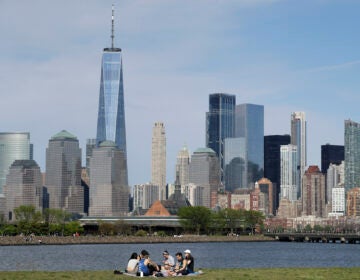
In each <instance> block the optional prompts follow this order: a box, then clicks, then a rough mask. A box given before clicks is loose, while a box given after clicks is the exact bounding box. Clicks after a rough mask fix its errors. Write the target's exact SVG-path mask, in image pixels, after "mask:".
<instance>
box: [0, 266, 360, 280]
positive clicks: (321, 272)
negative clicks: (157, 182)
mask: <svg viewBox="0 0 360 280" xmlns="http://www.w3.org/2000/svg"><path fill="white" fill-rule="evenodd" d="M203 271H204V274H202V275H199V276H196V277H186V279H197V280H201V279H204V280H205V279H219V280H220V279H247V280H249V279H254V280H255V279H256V280H260V279H266V280H275V279H276V280H278V279H299V280H300V279H301V280H305V279H312V280H331V279H334V280H341V279H346V280H347V279H356V280H357V279H360V267H354V268H272V269H268V268H254V269H253V268H246V269H243V268H238V269H204V270H203ZM151 278H152V277H151ZM0 279H7V280H13V279H37V280H45V279H46V280H48V279H80V280H81V279H94V280H95V279H96V280H105V279H124V280H125V279H134V277H129V276H125V275H114V274H113V272H112V271H61V272H44V271H20V272H13V271H1V272H0Z"/></svg>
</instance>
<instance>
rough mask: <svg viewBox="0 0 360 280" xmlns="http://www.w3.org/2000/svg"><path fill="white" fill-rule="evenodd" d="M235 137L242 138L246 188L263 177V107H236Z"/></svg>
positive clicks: (241, 105)
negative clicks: (244, 151)
mask: <svg viewBox="0 0 360 280" xmlns="http://www.w3.org/2000/svg"><path fill="white" fill-rule="evenodd" d="M235 116H236V117H235V137H236V138H239V137H244V138H245V146H246V168H247V170H246V174H247V186H246V187H247V188H249V187H252V186H254V183H255V182H256V181H257V180H259V179H260V178H262V177H263V176H264V106H262V105H255V104H240V105H236V112H235Z"/></svg>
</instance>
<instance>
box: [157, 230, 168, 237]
mask: <svg viewBox="0 0 360 280" xmlns="http://www.w3.org/2000/svg"><path fill="white" fill-rule="evenodd" d="M156 235H157V236H160V237H165V236H166V233H165V231H163V230H160V231H158V232H157V234H156Z"/></svg>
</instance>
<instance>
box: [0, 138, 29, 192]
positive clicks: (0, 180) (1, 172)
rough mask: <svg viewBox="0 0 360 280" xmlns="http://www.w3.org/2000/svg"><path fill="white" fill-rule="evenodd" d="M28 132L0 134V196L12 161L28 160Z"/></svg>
mask: <svg viewBox="0 0 360 280" xmlns="http://www.w3.org/2000/svg"><path fill="white" fill-rule="evenodd" d="M30 145H31V144H30V133H29V132H0V194H2V193H3V190H2V188H3V186H4V185H5V183H6V175H7V174H8V172H9V168H10V166H11V164H12V163H13V162H14V160H17V159H19V160H21V159H30V153H31V149H30Z"/></svg>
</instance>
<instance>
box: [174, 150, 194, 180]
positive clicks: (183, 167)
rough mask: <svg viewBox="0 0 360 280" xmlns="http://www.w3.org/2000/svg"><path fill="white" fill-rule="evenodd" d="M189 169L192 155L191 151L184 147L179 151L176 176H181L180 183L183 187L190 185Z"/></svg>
mask: <svg viewBox="0 0 360 280" xmlns="http://www.w3.org/2000/svg"><path fill="white" fill-rule="evenodd" d="M189 167H190V155H189V150H188V149H187V147H186V146H185V145H184V147H183V148H182V149H181V150H180V151H179V153H178V155H177V159H176V168H175V169H176V170H175V178H176V174H179V183H180V185H181V186H185V185H187V184H189Z"/></svg>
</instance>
